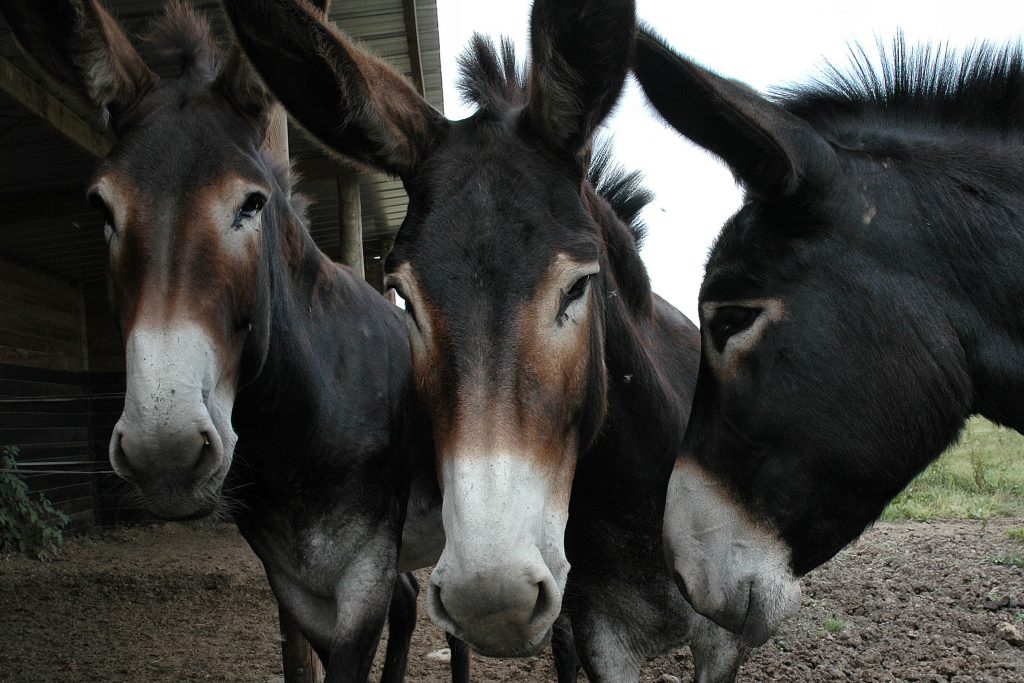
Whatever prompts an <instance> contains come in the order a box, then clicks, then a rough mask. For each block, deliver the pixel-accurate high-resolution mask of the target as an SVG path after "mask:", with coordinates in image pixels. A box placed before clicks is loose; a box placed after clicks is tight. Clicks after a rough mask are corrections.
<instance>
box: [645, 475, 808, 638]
mask: <svg viewBox="0 0 1024 683" xmlns="http://www.w3.org/2000/svg"><path fill="white" fill-rule="evenodd" d="M679 463H680V464H677V465H676V468H675V470H674V471H673V472H672V476H671V478H670V480H669V486H668V496H667V499H666V504H665V520H664V521H665V524H664V528H663V534H664V548H665V555H666V558H665V559H666V561H667V563H668V566H669V570H670V571H671V572H673V574H674V576H675V579H676V583H677V584H678V585H679V588H680V590H681V591H682V593H683V596H684V597H685V598H686V600H687V601H688V602H689V603H690V604H691V605H692V606H693V608H694V609H695V610H696V611H697V612H699V613H700V614H703V615H704V616H706V617H708V618H709V619H711V620H712V621H714V622H715V623H717V624H718V625H719V626H721V627H723V628H725V629H727V630H729V631H732V632H733V633H738V634H741V635H742V636H743V638H744V640H745V641H746V642H747V644H748V645H751V646H758V645H761V644H763V643H764V642H765V641H767V640H768V639H769V638H770V637H771V636H772V635H773V634H774V633H775V631H776V630H778V628H779V626H780V625H781V623H782V622H783V621H785V620H786V619H787V618H789V617H790V616H792V615H793V614H795V613H796V612H797V611H798V610H799V609H800V598H801V590H800V582H799V580H798V579H797V578H796V577H795V576H794V575H793V572H792V570H791V569H790V563H789V558H790V551H789V548H788V547H787V546H786V545H785V544H784V543H783V542H782V541H781V540H780V539H779V538H778V536H777V535H776V534H775V533H774V532H773V531H772V530H771V529H768V528H765V527H764V526H762V525H759V524H757V523H756V522H754V521H753V520H751V519H750V518H749V516H748V515H747V514H746V513H745V512H744V511H743V510H742V509H741V508H740V507H739V506H738V504H737V503H736V502H735V501H734V500H732V498H731V496H729V495H728V494H727V493H726V492H725V491H724V490H723V489H721V488H720V487H718V486H717V485H716V484H715V483H714V482H713V481H712V480H711V479H710V478H709V477H708V476H707V474H706V473H705V472H704V471H703V470H702V469H701V468H700V467H699V466H698V465H696V464H694V463H693V462H692V461H689V460H680V461H679Z"/></svg>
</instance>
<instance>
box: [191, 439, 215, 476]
mask: <svg viewBox="0 0 1024 683" xmlns="http://www.w3.org/2000/svg"><path fill="white" fill-rule="evenodd" d="M199 435H200V436H201V437H202V438H203V445H202V447H201V448H200V449H199V457H197V458H196V461H195V464H193V465H192V470H193V471H194V472H195V473H196V476H198V477H202V476H205V475H209V474H212V473H213V472H214V471H215V470H216V469H217V467H218V464H219V463H218V460H219V457H218V453H217V448H216V446H215V445H214V444H215V439H214V438H213V437H212V435H211V434H210V432H209V431H202V432H200V434H199Z"/></svg>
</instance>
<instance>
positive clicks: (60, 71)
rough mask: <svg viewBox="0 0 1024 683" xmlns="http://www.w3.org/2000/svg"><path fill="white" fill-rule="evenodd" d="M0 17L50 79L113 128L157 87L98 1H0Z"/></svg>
mask: <svg viewBox="0 0 1024 683" xmlns="http://www.w3.org/2000/svg"><path fill="white" fill-rule="evenodd" d="M0 13H2V14H3V16H4V19H6V20H7V23H8V24H9V25H10V27H11V30H12V31H13V32H14V36H15V38H17V40H18V42H19V43H20V44H21V47H22V49H24V51H25V52H26V53H27V54H28V55H29V56H30V57H31V58H32V59H34V60H35V61H36V62H38V64H39V65H40V67H42V69H43V71H44V72H45V73H46V74H47V75H48V76H49V77H50V78H52V79H53V80H54V81H56V82H57V84H58V85H60V86H61V87H63V88H65V89H68V90H70V91H71V92H72V93H73V94H74V95H76V96H78V97H81V98H83V99H85V100H86V101H87V102H92V103H94V104H96V105H97V106H99V107H100V109H101V110H102V111H103V114H104V115H105V116H109V117H110V119H111V120H112V121H113V122H114V123H115V124H116V123H117V121H118V118H119V117H120V116H121V114H123V113H124V112H125V111H127V110H128V109H129V108H130V107H131V106H132V105H133V104H135V103H136V102H137V101H138V100H139V98H140V97H142V95H144V94H145V93H146V92H147V91H148V90H149V89H150V88H151V87H152V85H153V83H154V82H155V81H156V76H155V75H154V74H153V72H151V71H150V70H149V67H147V66H146V64H145V63H144V62H143V61H142V58H141V57H139V54H138V53H137V52H136V51H135V48H133V47H132V45H131V42H130V41H129V40H128V37H127V36H126V35H125V33H124V31H123V30H122V29H121V27H120V26H119V25H118V23H117V21H115V20H114V18H113V17H112V16H110V14H109V13H108V12H107V10H106V9H104V7H103V6H102V5H101V4H100V3H99V2H98V1H97V0H65V1H63V2H54V1H49V2H43V1H41V0H0Z"/></svg>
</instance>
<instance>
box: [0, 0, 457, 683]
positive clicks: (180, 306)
mask: <svg viewBox="0 0 1024 683" xmlns="http://www.w3.org/2000/svg"><path fill="white" fill-rule="evenodd" d="M0 10H2V12H3V15H4V17H5V18H6V20H7V21H8V23H9V24H10V26H11V28H12V29H13V30H14V32H15V34H16V36H17V37H18V40H19V41H20V42H21V44H22V46H23V47H24V48H25V51H26V52H27V53H28V54H29V55H30V56H32V57H34V58H35V59H36V60H37V61H38V62H39V63H40V65H41V66H42V67H43V68H44V70H45V71H47V72H48V73H49V74H50V75H51V76H52V77H53V78H54V79H55V80H56V81H58V82H59V83H60V84H63V85H64V86H66V87H68V88H69V89H70V90H71V91H72V92H73V93H74V94H77V95H79V96H81V97H84V98H86V99H88V100H89V101H92V102H93V103H94V104H96V105H97V106H98V107H100V108H101V109H102V111H103V112H104V113H105V115H106V116H107V117H108V118H109V121H110V124H111V126H112V128H113V130H114V131H115V132H116V134H117V138H118V141H117V144H116V145H115V147H114V149H113V150H112V151H111V153H110V155H109V156H108V157H107V158H106V159H105V160H104V161H103V162H102V163H101V164H100V166H99V169H98V171H97V173H96V176H95V179H94V181H93V182H92V186H91V189H90V190H89V195H90V197H91V198H92V201H93V202H94V203H95V204H96V206H97V207H98V208H99V209H100V210H101V211H102V212H103V214H104V216H105V221H106V225H105V227H104V231H105V238H106V242H107V245H108V249H109V285H110V293H111V299H112V303H113V306H114V308H115V309H116V313H117V317H118V319H119V322H120V325H121V329H122V332H123V334H124V339H125V351H126V363H127V393H126V396H125V407H124V413H123V415H122V416H121V418H120V420H119V421H118V423H117V426H116V428H115V430H114V433H113V436H112V438H111V442H110V461H111V464H112V466H113V468H114V470H115V471H116V472H117V473H118V474H119V475H120V476H121V477H123V478H124V479H126V480H128V481H130V482H133V483H134V484H135V486H136V487H137V489H138V491H139V493H140V494H141V497H142V500H143V501H144V504H145V506H146V507H147V508H148V509H149V511H151V512H152V513H154V514H156V515H158V516H160V517H164V518H168V519H187V518H193V517H198V516H202V515H205V514H207V513H209V512H211V511H213V510H214V509H215V508H217V507H221V508H226V509H227V510H228V511H230V512H231V513H232V516H233V517H234V520H235V521H236V522H237V524H238V527H239V529H240V530H241V532H242V534H243V535H244V536H245V538H246V540H247V541H248V542H249V544H250V545H251V546H252V548H253V550H254V551H255V552H256V554H257V555H258V556H259V558H260V560H261V561H262V562H263V565H264V567H265V569H266V573H267V578H268V579H269V581H270V585H271V587H272V588H273V591H274V594H275V596H276V597H277V600H278V602H279V603H280V605H281V607H282V610H283V612H284V613H285V614H286V615H289V616H290V617H291V618H292V619H294V620H295V621H297V623H298V625H299V627H300V629H301V631H302V633H303V634H304V635H305V636H306V638H307V639H308V640H309V641H310V642H311V644H312V645H313V647H314V648H315V650H316V652H317V653H318V655H319V656H320V658H321V659H322V660H323V661H324V663H325V664H326V668H327V678H328V680H331V681H342V680H344V681H349V680H351V681H363V680H366V678H367V675H368V672H369V669H370V666H371V664H372V659H373V655H374V651H375V649H376V646H377V642H378V639H379V637H380V633H381V629H382V626H383V623H384V620H385V618H386V617H387V616H388V604H389V601H390V600H391V596H392V586H393V584H394V582H395V574H396V566H398V565H401V566H403V567H407V568H408V569H413V568H417V567H421V566H427V565H430V564H432V563H433V562H434V560H436V558H437V556H438V555H439V554H440V551H441V548H442V547H443V530H442V528H441V524H440V493H439V490H438V487H437V481H436V476H435V474H434V455H433V448H432V439H431V437H430V430H429V423H428V422H427V420H426V418H425V415H424V414H423V413H422V411H420V410H419V409H418V408H416V401H415V398H414V392H413V385H412V371H411V358H410V351H409V342H408V335H407V332H406V323H405V321H404V320H403V318H402V316H403V315H404V314H402V312H401V311H400V310H399V309H398V308H396V307H394V306H393V305H391V304H390V303H389V302H388V301H387V300H385V299H384V298H383V297H381V296H380V295H379V294H378V293H377V292H376V291H375V290H373V288H371V287H370V286H369V285H368V284H367V283H366V282H365V281H363V280H362V278H360V277H358V276H356V275H354V274H353V273H352V272H351V271H350V270H349V269H347V268H343V267H338V266H336V265H335V264H333V263H332V262H331V261H330V260H329V259H328V258H327V257H326V256H325V255H324V254H323V253H321V252H320V251H319V250H318V249H317V247H316V246H315V244H314V243H313V240H312V238H311V237H310V235H309V234H308V232H307V230H306V229H305V227H304V225H303V218H302V212H303V207H302V200H301V198H299V197H298V196H296V195H295V194H294V193H293V192H292V184H293V182H294V178H293V177H292V175H291V173H290V172H289V169H288V165H287V161H288V160H287V158H286V155H282V154H281V153H280V149H281V148H280V147H276V148H275V147H274V145H273V144H272V142H273V140H272V139H271V137H272V135H273V133H274V132H275V129H276V130H280V128H279V126H280V125H281V124H283V122H284V119H283V112H282V110H281V109H280V106H279V105H277V104H276V103H275V102H274V101H273V100H272V99H271V97H270V96H269V94H268V93H267V92H266V91H265V90H264V89H263V87H262V85H261V84H260V83H259V81H258V80H257V79H256V78H255V76H254V75H253V74H251V71H250V69H249V67H248V65H247V64H246V63H245V62H244V59H243V57H242V55H241V53H240V52H239V51H237V50H232V51H231V52H230V53H229V54H228V55H227V57H226V59H224V60H223V61H222V62H221V63H219V64H218V59H217V50H216V46H215V45H214V43H213V41H212V38H211V36H210V32H209V28H208V26H207V25H206V24H205V22H204V21H202V20H201V19H200V18H198V17H197V16H196V15H194V14H193V13H191V12H190V11H189V10H187V9H186V8H185V7H184V6H182V5H179V4H177V3H172V4H170V5H169V7H168V9H167V12H166V14H165V16H164V17H163V18H162V19H161V20H159V22H158V23H157V25H156V26H155V28H154V33H153V37H152V40H151V45H150V47H151V48H152V52H153V53H154V55H153V56H154V57H155V58H158V59H159V61H160V63H161V64H163V65H165V68H166V69H167V70H169V71H170V72H171V73H170V74H169V75H165V76H163V77H160V76H158V75H157V74H156V73H154V71H153V70H151V68H150V66H148V65H147V62H146V61H145V60H144V59H143V58H142V56H140V53H138V52H136V50H135V49H134V48H133V47H132V45H131V43H130V42H129V41H128V39H127V37H126V35H125V34H124V32H123V31H122V30H121V28H120V27H119V26H118V24H117V22H116V21H115V20H114V19H113V18H112V17H111V16H110V15H109V14H108V13H107V12H106V10H105V9H104V8H103V7H102V6H101V5H100V4H99V3H98V2H96V1H95V0H91V1H90V0H68V1H67V2H62V3H49V4H45V5H43V4H41V3H34V2H11V1H9V0H3V1H2V2H0ZM410 487H412V489H413V491H414V493H413V499H414V500H413V502H412V503H411V504H410V509H412V510H413V514H412V515H411V516H410V519H409V521H408V523H407V525H406V535H405V543H404V544H403V545H402V546H401V559H399V544H400V538H401V535H402V529H403V526H402V525H403V521H404V519H405V512H406V500H407V497H408V496H409V491H410ZM399 587H400V588H401V589H402V590H398V591H396V592H395V604H394V606H393V610H392V615H391V616H392V620H391V622H392V624H391V626H392V629H391V631H392V633H391V635H392V637H391V641H393V642H389V651H388V658H387V662H388V668H387V671H386V672H385V674H384V680H391V681H395V680H400V679H401V678H402V675H403V670H404V663H405V653H406V650H407V647H408V639H409V637H410V636H411V631H412V628H413V625H414V623H415V602H414V599H415V589H414V587H413V585H412V584H411V583H410V582H409V581H408V580H405V581H403V582H402V583H400V584H399Z"/></svg>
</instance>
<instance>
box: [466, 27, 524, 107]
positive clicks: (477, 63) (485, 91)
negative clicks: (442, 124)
mask: <svg viewBox="0 0 1024 683" xmlns="http://www.w3.org/2000/svg"><path fill="white" fill-rule="evenodd" d="M459 92H460V93H461V94H462V99H463V101H464V102H466V103H469V104H475V105H476V106H478V107H479V108H480V109H483V110H487V111H504V110H506V109H509V108H512V107H519V106H522V105H524V104H526V92H527V84H526V68H525V66H521V65H520V64H519V63H518V62H517V60H516V46H515V44H514V43H513V42H512V41H511V40H510V39H508V38H502V39H501V45H500V47H499V46H497V45H495V44H494V42H493V41H492V40H491V39H490V38H488V37H487V36H484V35H481V34H479V33H474V34H473V38H472V39H471V40H470V41H469V47H467V48H466V50H465V51H464V52H463V53H462V54H461V55H459Z"/></svg>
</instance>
